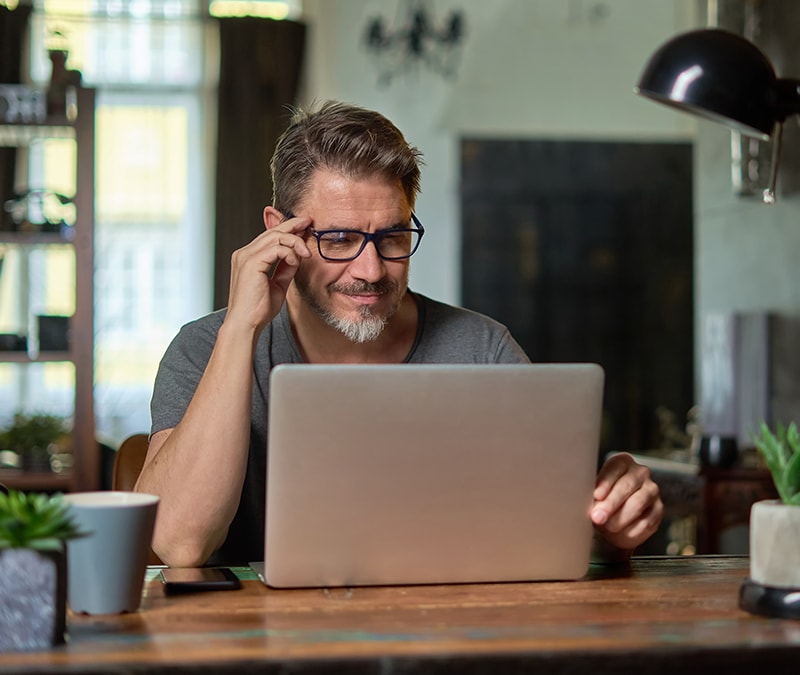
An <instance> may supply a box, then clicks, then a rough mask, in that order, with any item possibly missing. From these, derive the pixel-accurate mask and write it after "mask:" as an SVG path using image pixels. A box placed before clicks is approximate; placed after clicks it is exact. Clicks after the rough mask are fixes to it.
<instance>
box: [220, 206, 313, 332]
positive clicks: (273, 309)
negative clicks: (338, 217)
mask: <svg viewBox="0 0 800 675" xmlns="http://www.w3.org/2000/svg"><path fill="white" fill-rule="evenodd" d="M264 222H265V224H266V225H267V230H266V231H265V232H262V233H261V234H260V235H258V236H257V237H256V238H255V239H253V241H251V242H250V243H249V244H247V245H246V246H244V247H242V248H240V249H238V250H236V251H234V252H233V255H232V256H231V284H230V291H229V297H228V312H227V317H226V322H231V321H233V322H237V321H238V322H241V323H242V324H243V325H246V326H247V327H249V328H251V329H255V330H256V331H257V332H258V331H260V330H261V329H262V328H263V327H264V326H266V325H267V324H268V323H269V322H270V321H272V319H274V318H275V316H276V315H277V314H278V312H279V311H280V309H281V307H282V306H283V303H284V300H285V298H286V291H287V290H288V288H289V284H290V283H291V282H292V279H294V276H295V274H296V273H297V269H298V267H299V265H300V261H301V259H303V258H309V257H311V250H310V249H309V247H308V245H307V244H306V242H305V239H304V238H303V236H302V235H303V233H304V232H305V231H306V229H307V228H308V227H309V225H311V219H310V218H307V217H305V216H298V217H294V218H289V219H288V220H283V219H282V216H281V214H280V213H279V212H278V211H276V210H275V209H273V208H272V207H267V208H266V209H265V210H264Z"/></svg>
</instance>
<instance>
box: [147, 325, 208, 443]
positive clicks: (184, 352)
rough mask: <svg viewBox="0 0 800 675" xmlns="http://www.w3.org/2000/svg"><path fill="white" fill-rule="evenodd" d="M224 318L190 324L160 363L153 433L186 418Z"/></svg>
mask: <svg viewBox="0 0 800 675" xmlns="http://www.w3.org/2000/svg"><path fill="white" fill-rule="evenodd" d="M220 324H221V320H218V319H217V318H216V317H215V316H214V315H210V316H208V317H205V318H204V319H200V320H198V321H193V322H192V323H189V324H186V325H185V326H184V327H183V328H181V330H180V331H179V332H178V334H177V335H176V336H175V338H174V339H173V340H172V342H171V343H170V345H169V347H168V348H167V350H166V352H165V353H164V356H163V357H162V358H161V362H160V363H159V366H158V372H157V374H156V379H155V384H154V386H153V396H152V398H151V400H150V416H151V419H152V425H151V428H150V433H151V434H154V433H156V432H158V431H163V430H164V429H171V428H173V427H175V426H176V425H177V424H178V422H180V421H181V420H182V419H183V415H184V413H185V412H186V409H187V408H188V407H189V403H190V401H191V400H192V397H193V396H194V392H195V391H196V389H197V385H198V384H199V383H200V378H201V377H202V376H203V373H204V372H205V369H206V365H207V364H208V360H209V358H210V357H211V351H212V349H213V348H214V343H215V342H216V339H217V330H218V329H219V325H220Z"/></svg>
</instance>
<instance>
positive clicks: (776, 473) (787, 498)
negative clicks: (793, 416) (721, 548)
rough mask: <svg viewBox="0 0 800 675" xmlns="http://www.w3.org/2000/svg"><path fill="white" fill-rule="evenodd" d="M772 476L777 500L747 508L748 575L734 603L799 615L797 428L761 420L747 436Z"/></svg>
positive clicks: (799, 443) (772, 612)
mask: <svg viewBox="0 0 800 675" xmlns="http://www.w3.org/2000/svg"><path fill="white" fill-rule="evenodd" d="M753 441H754V443H755V446H756V448H757V449H758V451H759V453H760V455H761V457H762V458H763V459H764V461H765V462H766V465H767V468H768V469H769V471H770V474H771V475H772V480H773V481H774V483H775V489H776V490H777V491H778V495H779V499H770V500H762V501H758V502H756V503H755V504H753V506H752V507H751V510H750V578H749V579H748V580H747V581H746V582H745V584H744V585H743V586H742V591H741V597H740V604H741V606H742V607H743V608H744V609H747V610H748V611H752V612H755V613H758V614H766V615H771V616H782V617H790V618H800V597H798V596H800V593H798V591H800V432H799V431H798V429H797V425H796V424H795V423H794V422H792V423H791V424H789V426H788V427H784V426H783V425H782V424H777V425H776V426H775V431H774V432H773V431H772V430H771V429H770V428H769V426H767V424H766V423H764V422H762V423H761V428H760V433H759V435H758V436H756V437H755V438H754V439H753Z"/></svg>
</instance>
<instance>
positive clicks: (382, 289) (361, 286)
mask: <svg viewBox="0 0 800 675" xmlns="http://www.w3.org/2000/svg"><path fill="white" fill-rule="evenodd" d="M397 288H398V285H397V283H396V282H394V281H392V280H391V279H381V280H380V281H376V282H375V283H369V282H367V281H357V282H353V283H350V284H331V285H330V286H328V290H330V291H333V292H336V293H342V294H344V295H373V294H376V295H377V294H380V295H383V294H386V293H392V292H394V291H396V290H397Z"/></svg>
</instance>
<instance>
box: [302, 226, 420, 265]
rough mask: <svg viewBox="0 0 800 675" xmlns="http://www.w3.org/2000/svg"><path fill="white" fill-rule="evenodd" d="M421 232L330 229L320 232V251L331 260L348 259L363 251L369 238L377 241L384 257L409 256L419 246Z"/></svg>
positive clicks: (397, 257) (398, 257) (376, 244)
mask: <svg viewBox="0 0 800 675" xmlns="http://www.w3.org/2000/svg"><path fill="white" fill-rule="evenodd" d="M419 237H420V233H419V232H418V231H415V230H383V231H381V232H376V233H375V234H374V235H369V234H368V233H366V232H353V231H348V230H330V231H326V232H320V233H318V236H317V240H318V241H319V252H320V253H321V254H322V255H323V256H324V257H325V258H328V259H330V260H347V259H349V258H354V257H356V256H358V254H359V253H361V250H362V249H363V248H364V246H365V245H366V243H367V241H368V240H369V239H372V241H373V242H375V246H376V247H377V249H378V253H379V254H380V256H381V257H382V258H387V259H389V260H391V259H402V258H408V257H409V256H410V255H411V254H412V253H413V252H414V249H415V248H416V247H417V244H418V242H419Z"/></svg>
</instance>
